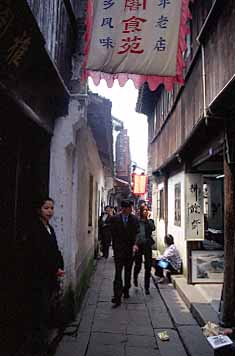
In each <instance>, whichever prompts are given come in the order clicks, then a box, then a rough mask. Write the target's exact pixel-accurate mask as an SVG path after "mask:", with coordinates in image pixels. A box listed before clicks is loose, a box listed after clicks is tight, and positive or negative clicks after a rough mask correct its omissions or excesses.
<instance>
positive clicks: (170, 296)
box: [160, 287, 197, 325]
mask: <svg viewBox="0 0 235 356" xmlns="http://www.w3.org/2000/svg"><path fill="white" fill-rule="evenodd" d="M160 293H161V295H162V297H163V299H164V301H165V303H166V305H167V308H168V309H169V311H170V314H171V316H172V318H173V320H174V322H175V324H176V325H197V322H196V320H195V319H194V318H193V316H192V314H191V313H190V311H189V309H188V308H187V306H186V304H185V303H184V302H183V300H182V299H181V298H180V296H179V294H178V293H177V291H176V290H175V289H173V287H171V288H160Z"/></svg>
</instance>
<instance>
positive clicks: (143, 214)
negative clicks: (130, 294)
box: [134, 206, 155, 294]
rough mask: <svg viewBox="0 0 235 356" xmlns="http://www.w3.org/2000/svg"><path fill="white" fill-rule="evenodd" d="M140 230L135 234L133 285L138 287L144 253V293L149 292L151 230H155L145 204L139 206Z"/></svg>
mask: <svg viewBox="0 0 235 356" xmlns="http://www.w3.org/2000/svg"><path fill="white" fill-rule="evenodd" d="M139 224H140V232H139V233H138V235H137V239H136V243H135V245H136V246H137V249H136V252H135V257H134V261H135V267H134V285H135V286H136V287H138V274H139V273H140V270H141V265H142V258H143V257H142V256H143V255H144V267H145V274H144V288H145V293H146V294H150V293H149V286H150V276H151V267H152V245H153V244H154V240H153V238H152V232H153V231H154V230H155V224H154V220H153V219H149V210H148V208H147V206H141V207H140V218H139Z"/></svg>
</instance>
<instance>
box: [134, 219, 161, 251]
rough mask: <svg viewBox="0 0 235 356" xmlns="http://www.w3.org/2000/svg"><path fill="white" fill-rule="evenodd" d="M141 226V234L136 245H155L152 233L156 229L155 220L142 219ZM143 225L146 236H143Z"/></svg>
mask: <svg viewBox="0 0 235 356" xmlns="http://www.w3.org/2000/svg"><path fill="white" fill-rule="evenodd" d="M139 224H140V232H139V234H138V235H137V238H136V244H137V245H139V246H141V245H145V246H152V245H153V244H154V243H155V241H154V240H153V238H152V232H153V231H154V230H155V229H156V227H155V224H154V220H153V219H148V220H142V219H140V220H139ZM143 224H144V236H143V234H142V229H141V226H143Z"/></svg>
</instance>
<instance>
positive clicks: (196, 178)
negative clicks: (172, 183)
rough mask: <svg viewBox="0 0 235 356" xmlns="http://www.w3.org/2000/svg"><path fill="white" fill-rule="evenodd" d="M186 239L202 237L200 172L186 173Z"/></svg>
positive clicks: (202, 215)
mask: <svg viewBox="0 0 235 356" xmlns="http://www.w3.org/2000/svg"><path fill="white" fill-rule="evenodd" d="M185 188H186V189H185V192H186V193H185V200H186V211H185V224H186V235H185V236H186V239H187V240H193V241H197V240H203V239H204V235H205V234H204V212H203V180H202V176H201V175H200V174H187V175H186V187H185Z"/></svg>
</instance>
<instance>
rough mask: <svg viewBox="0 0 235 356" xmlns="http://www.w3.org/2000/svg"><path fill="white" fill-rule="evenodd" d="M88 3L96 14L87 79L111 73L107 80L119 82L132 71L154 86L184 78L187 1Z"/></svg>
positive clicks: (104, 0) (100, 0) (91, 27)
mask: <svg viewBox="0 0 235 356" xmlns="http://www.w3.org/2000/svg"><path fill="white" fill-rule="evenodd" d="M89 1H90V8H89V12H90V13H92V14H93V16H90V19H89V21H88V31H87V34H88V35H87V36H88V47H89V52H88V53H87V54H88V58H87V63H86V67H87V69H88V75H91V76H94V77H95V76H96V77H97V72H101V73H102V75H100V78H101V77H102V78H103V77H104V78H105V75H104V73H109V78H110V74H112V75H113V78H117V79H119V76H122V78H123V73H128V74H129V75H136V77H138V76H139V75H141V76H143V77H144V79H145V80H146V76H147V77H150V79H151V80H153V79H154V78H155V80H156V82H157V81H158V82H159V77H164V79H163V80H162V81H163V82H164V80H166V79H168V80H170V78H174V79H172V80H175V81H177V78H178V80H179V81H180V76H181V79H182V70H183V59H182V53H181V52H182V50H183V48H182V47H184V46H182V43H181V42H182V41H181V37H182V36H185V33H186V31H187V30H186V19H187V15H189V10H188V2H189V0H118V1H117V0H89ZM184 40H185V39H184ZM180 44H181V46H180ZM87 50H88V48H87ZM94 72H96V73H94ZM107 78H108V77H107ZM132 79H133V78H132ZM140 81H141V80H140ZM158 84H159V83H158Z"/></svg>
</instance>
